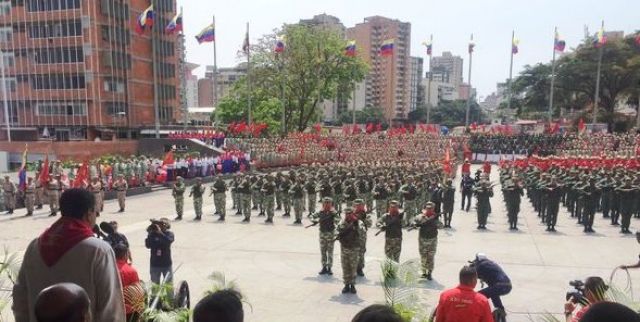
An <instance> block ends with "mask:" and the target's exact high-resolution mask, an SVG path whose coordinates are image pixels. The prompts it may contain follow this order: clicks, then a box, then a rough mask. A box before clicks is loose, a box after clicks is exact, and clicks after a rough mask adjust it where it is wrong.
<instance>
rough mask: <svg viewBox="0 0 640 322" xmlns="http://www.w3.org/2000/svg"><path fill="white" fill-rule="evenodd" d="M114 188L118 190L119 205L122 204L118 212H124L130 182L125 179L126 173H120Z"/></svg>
mask: <svg viewBox="0 0 640 322" xmlns="http://www.w3.org/2000/svg"><path fill="white" fill-rule="evenodd" d="M113 189H114V190H116V192H117V193H116V194H117V196H118V205H119V206H120V210H118V212H124V207H125V201H126V197H127V189H129V184H127V181H126V180H124V175H122V174H119V175H118V180H117V181H116V182H114V183H113Z"/></svg>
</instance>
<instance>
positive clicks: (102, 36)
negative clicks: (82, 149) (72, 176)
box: [0, 0, 180, 141]
mask: <svg viewBox="0 0 640 322" xmlns="http://www.w3.org/2000/svg"><path fill="white" fill-rule="evenodd" d="M153 3H154V10H155V17H154V24H155V25H156V26H159V27H156V28H153V30H147V31H146V32H145V33H144V34H143V35H141V36H139V35H138V34H136V33H134V32H133V30H132V29H133V27H132V26H133V24H134V21H135V19H136V18H137V17H138V15H139V14H140V13H141V12H142V11H144V10H145V9H146V8H147V7H148V6H149V0H128V1H124V0H100V1H98V0H91V1H89V0H16V1H0V5H1V7H0V49H1V50H2V57H3V61H4V63H5V64H3V65H4V72H5V76H6V80H5V85H7V86H6V87H7V95H6V97H2V94H1V92H0V98H1V99H2V100H6V102H7V104H8V109H9V111H8V115H4V112H3V110H2V109H0V116H1V118H0V120H2V125H0V139H6V121H7V120H8V121H9V123H10V125H11V129H12V130H11V137H12V139H13V140H17V141H20V140H37V139H39V138H42V137H52V138H55V139H57V140H60V141H66V140H87V139H88V140H93V139H95V138H101V139H110V138H112V137H113V136H114V134H116V135H118V134H119V135H118V136H120V137H136V136H137V135H138V134H140V133H141V132H142V130H143V129H145V128H149V129H151V128H153V127H155V125H156V122H158V123H159V124H161V125H164V124H172V123H175V122H176V118H177V117H176V115H178V112H179V111H177V110H178V109H179V97H178V95H179V94H178V90H177V89H178V88H179V86H180V85H179V82H178V80H177V75H178V72H177V70H178V68H177V61H178V57H177V48H176V41H177V36H176V35H165V34H164V33H163V30H164V28H163V26H165V25H166V24H167V23H168V22H169V20H170V19H171V18H172V17H173V16H174V15H175V13H176V4H175V1H174V0H153ZM152 38H153V40H154V41H153V44H152ZM154 76H155V77H154ZM154 79H156V80H157V82H154ZM154 89H155V91H154Z"/></svg>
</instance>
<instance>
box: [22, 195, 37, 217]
mask: <svg viewBox="0 0 640 322" xmlns="http://www.w3.org/2000/svg"><path fill="white" fill-rule="evenodd" d="M35 203H36V195H35V193H26V194H25V195H24V207H25V208H27V212H28V213H32V212H33V209H34V205H35Z"/></svg>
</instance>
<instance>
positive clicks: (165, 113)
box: [158, 106, 173, 123]
mask: <svg viewBox="0 0 640 322" xmlns="http://www.w3.org/2000/svg"><path fill="white" fill-rule="evenodd" d="M158 114H159V115H160V122H163V123H167V122H170V121H172V120H173V108H171V106H160V108H159V110H158Z"/></svg>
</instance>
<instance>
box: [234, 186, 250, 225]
mask: <svg viewBox="0 0 640 322" xmlns="http://www.w3.org/2000/svg"><path fill="white" fill-rule="evenodd" d="M236 193H237V194H238V198H239V202H240V203H239V204H238V207H240V209H241V210H242V214H243V215H244V219H243V220H242V222H246V223H248V222H250V221H251V182H250V180H249V177H248V176H242V177H240V179H239V183H238V187H237V188H236Z"/></svg>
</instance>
